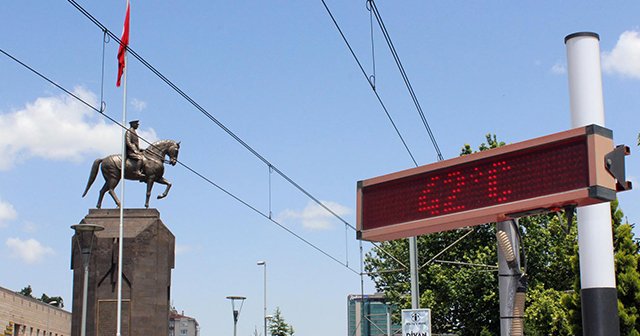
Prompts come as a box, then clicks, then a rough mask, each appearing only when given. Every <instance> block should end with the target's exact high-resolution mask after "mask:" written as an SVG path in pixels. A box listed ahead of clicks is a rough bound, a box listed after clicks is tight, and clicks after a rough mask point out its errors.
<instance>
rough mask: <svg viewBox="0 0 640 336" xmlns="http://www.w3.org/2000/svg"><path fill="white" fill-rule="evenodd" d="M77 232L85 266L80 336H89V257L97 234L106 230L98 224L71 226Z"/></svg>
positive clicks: (79, 248)
mask: <svg viewBox="0 0 640 336" xmlns="http://www.w3.org/2000/svg"><path fill="white" fill-rule="evenodd" d="M71 228H72V229H73V230H74V231H75V232H76V234H75V237H76V242H77V243H78V250H79V251H80V253H81V254H82V265H83V266H84V284H83V286H82V322H81V324H80V336H85V335H86V334H87V292H88V291H89V257H90V256H91V248H92V247H93V238H94V237H95V234H94V233H95V232H97V231H102V230H104V226H102V225H96V224H76V225H71Z"/></svg>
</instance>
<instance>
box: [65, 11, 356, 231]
mask: <svg viewBox="0 0 640 336" xmlns="http://www.w3.org/2000/svg"><path fill="white" fill-rule="evenodd" d="M67 1H68V2H69V3H71V4H72V5H73V6H74V7H76V8H77V9H78V10H79V11H80V12H81V13H82V14H83V15H85V16H86V17H87V18H88V19H89V20H90V21H91V22H93V23H94V24H95V25H97V26H98V27H99V28H100V29H101V30H103V31H107V32H108V34H109V36H110V37H111V38H113V39H114V40H115V41H117V42H118V43H120V39H119V38H118V36H116V35H115V34H114V33H113V32H111V31H110V30H109V29H107V28H106V26H104V25H103V24H102V23H101V22H100V21H99V20H98V19H96V18H95V17H94V16H93V15H91V13H89V12H88V11H86V10H85V9H84V8H82V6H80V5H79V4H78V3H77V2H76V1H75V0H67ZM127 52H128V53H129V54H130V55H131V56H133V57H134V58H136V59H137V60H138V61H140V63H142V64H143V65H144V66H145V67H146V68H147V69H149V70H150V71H151V72H152V73H153V74H155V75H156V76H157V77H158V78H160V79H161V80H162V81H163V82H165V84H167V85H168V86H169V87H171V88H172V89H173V90H174V91H175V92H176V93H178V94H179V95H180V96H182V98H184V99H185V100H186V101H187V102H189V103H190V104H191V105H192V106H193V107H195V108H196V109H197V110H198V111H200V113H202V114H203V115H205V116H206V117H207V118H208V119H209V120H211V121H212V122H213V123H215V124H216V125H217V126H218V127H220V128H221V129H222V130H223V131H224V132H225V133H227V134H228V135H229V136H231V137H232V138H233V139H234V140H235V141H236V142H238V143H239V144H240V145H242V146H243V147H244V148H245V149H246V150H248V151H249V152H250V153H251V154H253V155H254V156H255V157H257V158H258V159H259V160H260V161H262V162H263V163H264V164H265V165H267V166H270V167H271V168H272V169H273V171H274V172H276V173H277V174H278V175H280V176H281V177H282V178H284V179H285V180H286V181H287V182H289V183H290V184H291V185H293V186H294V187H295V188H296V189H298V190H299V191H300V192H302V193H303V194H304V195H306V196H307V197H308V198H309V199H311V200H313V201H314V202H315V203H317V204H318V205H319V206H321V207H322V208H324V209H325V210H326V211H328V212H329V213H330V214H332V215H333V216H334V217H336V218H337V219H338V220H340V221H341V222H342V223H344V224H345V225H348V226H349V227H351V228H352V229H353V230H356V228H355V227H354V226H353V225H352V224H350V223H348V222H347V221H346V220H345V219H343V218H342V217H341V216H340V215H338V214H337V213H335V212H334V211H333V210H331V209H330V208H329V207H327V206H326V205H325V204H324V203H322V202H321V201H320V200H318V199H317V198H316V197H314V196H313V195H311V193H309V192H308V191H307V190H306V189H304V188H303V187H302V186H300V185H299V184H298V183H296V182H295V181H293V179H291V178H290V177H289V176H288V175H286V174H285V173H284V172H282V171H281V170H280V169H278V167H276V166H274V165H273V164H272V163H271V162H269V161H268V160H267V159H266V158H265V157H264V156H262V155H261V154H260V153H258V152H257V151H256V150H255V149H253V147H251V146H250V145H249V144H248V143H246V142H245V141H244V140H242V139H241V138H240V137H239V136H238V135H236V134H235V133H234V132H233V131H231V129H229V128H228V127H227V126H225V125H224V124H223V123H222V122H221V121H219V120H218V119H217V118H216V117H214V116H213V115H212V114H211V113H209V111H207V110H206V109H205V108H204V107H202V106H201V105H200V104H198V103H197V102H196V101H195V100H194V99H193V98H191V96H189V95H188V94H187V93H185V92H184V91H183V90H182V89H180V87H178V86H177V85H176V84H174V83H173V82H172V81H171V80H169V79H168V78H167V77H166V76H164V75H163V74H162V73H161V72H160V71H159V70H158V69H156V68H155V67H154V66H153V65H151V64H150V63H149V62H148V61H147V60H146V59H145V58H143V57H142V56H140V55H139V54H138V53H137V52H136V51H135V50H133V49H132V48H131V47H130V46H127Z"/></svg>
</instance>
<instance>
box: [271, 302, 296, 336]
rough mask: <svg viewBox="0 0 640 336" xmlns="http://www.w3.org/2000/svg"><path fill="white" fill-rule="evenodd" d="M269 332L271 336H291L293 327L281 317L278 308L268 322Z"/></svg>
mask: <svg viewBox="0 0 640 336" xmlns="http://www.w3.org/2000/svg"><path fill="white" fill-rule="evenodd" d="M269 333H271V335H272V336H292V335H293V333H294V330H293V327H292V326H291V325H289V324H288V323H287V322H285V320H284V318H283V317H282V312H280V308H276V311H275V313H274V314H273V318H272V319H271V323H270V324H269Z"/></svg>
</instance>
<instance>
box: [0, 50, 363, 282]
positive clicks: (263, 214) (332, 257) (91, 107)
mask: <svg viewBox="0 0 640 336" xmlns="http://www.w3.org/2000/svg"><path fill="white" fill-rule="evenodd" d="M0 53H2V54H4V55H6V56H7V57H9V58H10V59H12V60H13V61H15V62H16V63H18V64H20V65H22V66H23V67H24V68H26V69H28V70H30V71H31V72H33V73H34V74H36V75H37V76H38V77H40V78H42V79H44V80H45V81H47V82H48V83H50V84H52V85H54V86H55V87H57V88H58V89H60V90H62V91H63V92H65V93H66V94H68V95H69V96H71V97H73V98H75V99H76V100H78V101H79V102H81V103H82V104H84V105H86V106H87V107H88V108H90V109H91V110H93V111H95V112H98V113H99V114H100V115H102V116H103V117H105V118H107V119H108V120H109V121H111V122H112V123H114V124H116V125H118V126H120V128H122V129H124V130H126V129H127V127H126V126H125V125H122V124H121V123H119V122H118V121H117V120H115V119H113V118H111V117H110V116H109V115H107V114H105V113H103V111H101V110H99V109H97V108H95V107H94V106H93V105H91V104H90V103H88V102H87V101H85V100H84V99H82V98H80V97H78V96H77V95H76V94H74V93H73V92H71V91H69V90H67V89H66V88H64V87H63V86H61V85H60V84H57V83H56V82H55V81H53V80H51V79H50V78H49V77H47V76H45V75H44V74H42V73H41V72H39V71H37V70H35V69H34V68H32V67H30V66H29V65H27V64H26V63H24V62H22V61H20V60H19V59H17V58H16V57H14V56H13V55H11V54H9V53H7V52H6V51H4V50H3V49H1V48H0ZM139 138H140V140H142V141H143V142H145V143H146V144H148V145H152V144H151V142H149V141H148V140H147V139H145V138H144V137H142V136H140V137H139ZM177 163H179V164H180V165H181V166H182V167H184V168H185V169H186V170H188V171H189V172H191V173H193V174H194V175H196V176H198V177H200V178H201V179H202V180H204V181H206V182H207V183H208V184H210V185H212V186H214V187H216V188H218V189H219V190H220V191H222V192H224V193H225V194H227V195H228V196H230V197H231V198H233V199H235V200H236V201H238V202H239V203H241V204H242V205H244V206H246V207H247V208H249V209H251V210H253V211H254V212H256V213H257V214H259V215H261V216H262V217H264V218H266V219H268V220H269V221H270V222H272V223H273V224H275V225H277V226H279V227H280V228H282V229H283V230H285V231H286V232H288V233H289V234H291V235H293V236H294V237H296V238H298V239H299V240H301V241H302V242H304V243H305V244H307V245H308V246H310V247H312V248H313V249H315V250H316V251H318V252H320V253H322V254H323V255H325V256H326V257H328V258H330V259H331V260H333V261H335V262H337V263H338V264H340V265H342V266H344V267H346V268H347V269H349V270H350V271H352V272H353V273H355V274H357V275H359V274H360V273H359V272H358V271H356V270H354V269H352V268H351V267H349V266H348V265H347V264H346V263H343V262H341V261H340V260H338V259H337V258H335V257H334V256H332V255H331V254H329V253H328V252H326V251H324V250H322V249H321V248H319V247H318V246H317V245H315V244H313V243H311V242H310V241H308V240H307V239H305V238H303V237H302V236H300V235H298V234H297V233H295V232H293V231H292V230H290V229H289V228H287V227H285V226H284V225H282V224H281V223H280V222H278V221H276V220H274V219H273V218H271V217H270V216H269V215H268V214H265V213H263V212H262V211H260V210H258V209H257V208H256V207H254V206H252V205H251V204H249V203H248V202H247V201H245V200H243V199H241V198H240V197H238V196H236V195H235V194H233V193H232V192H230V191H228V190H227V189H225V188H223V187H222V186H220V185H219V184H217V183H215V182H213V181H212V180H211V179H209V178H207V177H206V176H204V175H202V174H201V173H200V172H198V171H197V170H195V169H193V168H191V167H190V166H189V165H187V164H186V163H184V162H182V161H180V160H178V161H177ZM123 183H124V182H123Z"/></svg>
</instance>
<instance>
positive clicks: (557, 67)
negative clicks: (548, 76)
mask: <svg viewBox="0 0 640 336" xmlns="http://www.w3.org/2000/svg"><path fill="white" fill-rule="evenodd" d="M551 73H554V74H556V75H564V74H566V73H567V68H566V67H565V66H564V64H562V63H560V62H558V63H556V64H554V65H553V66H552V67H551Z"/></svg>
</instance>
